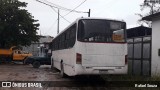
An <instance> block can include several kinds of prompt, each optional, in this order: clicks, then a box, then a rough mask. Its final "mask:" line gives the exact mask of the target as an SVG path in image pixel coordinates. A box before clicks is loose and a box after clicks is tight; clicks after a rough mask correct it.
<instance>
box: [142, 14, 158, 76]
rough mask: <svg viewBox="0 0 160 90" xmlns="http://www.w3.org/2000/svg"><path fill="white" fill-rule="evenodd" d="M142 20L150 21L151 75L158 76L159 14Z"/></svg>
mask: <svg viewBox="0 0 160 90" xmlns="http://www.w3.org/2000/svg"><path fill="white" fill-rule="evenodd" d="M142 20H147V21H152V51H151V75H152V76H154V75H159V74H160V12H159V13H156V14H152V15H149V16H146V17H143V18H142Z"/></svg>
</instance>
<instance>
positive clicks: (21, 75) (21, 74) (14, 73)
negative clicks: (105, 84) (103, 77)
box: [0, 64, 108, 90]
mask: <svg viewBox="0 0 160 90" xmlns="http://www.w3.org/2000/svg"><path fill="white" fill-rule="evenodd" d="M81 79H84V80H85V78H79V80H81ZM76 80H77V78H75V77H67V78H61V77H60V76H59V72H58V70H56V69H54V70H51V69H50V65H42V66H41V67H40V68H38V69H36V68H33V67H32V65H23V64H0V81H14V82H15V81H24V82H27V81H43V82H44V81H51V82H52V81H53V83H54V84H59V83H63V84H69V82H68V81H73V82H76ZM54 81H55V82H54ZM83 83H84V82H80V83H78V84H83ZM74 84H76V83H74ZM0 90H104V88H103V89H102V88H96V87H90V86H89V87H76V86H74V85H73V87H72V85H70V86H69V87H65V86H64V87H63V85H62V86H60V87H58V86H55V87H34V88H33V87H21V88H18V87H11V88H8V87H5V88H4V87H1V88H0ZM107 90H108V89H107Z"/></svg>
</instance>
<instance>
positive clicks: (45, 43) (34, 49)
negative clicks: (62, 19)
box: [23, 36, 53, 56]
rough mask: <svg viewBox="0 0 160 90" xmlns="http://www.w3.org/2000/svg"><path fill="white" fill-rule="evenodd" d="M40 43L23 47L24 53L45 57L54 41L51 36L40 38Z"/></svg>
mask: <svg viewBox="0 0 160 90" xmlns="http://www.w3.org/2000/svg"><path fill="white" fill-rule="evenodd" d="M39 37H40V39H39V42H33V43H32V44H31V45H30V46H27V47H23V50H24V51H27V52H30V53H32V54H33V56H45V55H46V53H47V52H48V49H49V44H50V42H51V41H52V40H53V37H51V36H39Z"/></svg>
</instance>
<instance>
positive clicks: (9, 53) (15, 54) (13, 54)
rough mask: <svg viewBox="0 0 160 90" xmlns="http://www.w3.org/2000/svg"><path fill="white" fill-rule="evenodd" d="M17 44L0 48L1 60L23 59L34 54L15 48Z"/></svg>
mask: <svg viewBox="0 0 160 90" xmlns="http://www.w3.org/2000/svg"><path fill="white" fill-rule="evenodd" d="M15 48H16V46H13V47H11V48H10V49H0V60H1V61H22V62H24V60H25V59H26V58H27V57H29V56H32V54H31V53H27V52H24V51H22V50H18V49H15Z"/></svg>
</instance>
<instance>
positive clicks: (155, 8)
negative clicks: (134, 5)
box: [136, 0, 160, 27]
mask: <svg viewBox="0 0 160 90" xmlns="http://www.w3.org/2000/svg"><path fill="white" fill-rule="evenodd" d="M140 7H141V11H143V10H146V9H149V12H148V13H145V14H136V15H138V16H140V18H142V17H145V16H148V15H152V14H155V13H157V12H159V11H160V2H159V1H157V0H144V2H143V3H142V4H141V5H140ZM138 23H139V24H141V25H144V24H147V25H148V26H149V27H151V22H149V21H145V20H142V19H140V20H138Z"/></svg>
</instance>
